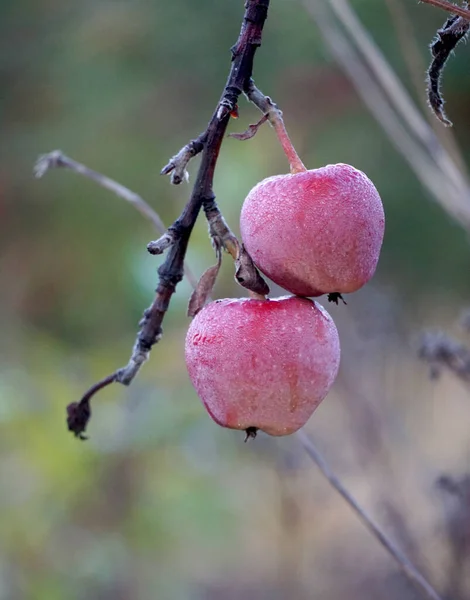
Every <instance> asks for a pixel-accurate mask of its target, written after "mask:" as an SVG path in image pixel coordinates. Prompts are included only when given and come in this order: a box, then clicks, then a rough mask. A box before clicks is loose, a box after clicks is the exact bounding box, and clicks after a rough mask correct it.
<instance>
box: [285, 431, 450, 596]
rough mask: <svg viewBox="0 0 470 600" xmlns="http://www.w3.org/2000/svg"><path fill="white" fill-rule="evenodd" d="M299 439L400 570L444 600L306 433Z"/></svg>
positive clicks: (302, 433) (423, 589)
mask: <svg viewBox="0 0 470 600" xmlns="http://www.w3.org/2000/svg"><path fill="white" fill-rule="evenodd" d="M296 436H297V439H298V440H299V441H300V443H301V444H302V447H303V449H304V450H305V452H306V453H307V454H308V456H309V457H310V458H311V459H312V460H313V462H314V463H315V464H316V465H317V467H318V468H319V469H320V471H321V472H322V474H323V475H324V476H325V477H326V479H327V480H328V482H329V484H330V485H331V486H332V487H333V489H334V490H335V491H336V492H338V494H339V495H340V496H342V498H343V499H344V500H345V501H346V502H347V503H348V504H349V506H350V507H351V508H352V509H353V511H354V512H355V513H356V515H357V516H358V517H359V519H360V520H361V521H362V522H363V523H364V525H365V526H366V527H367V529H368V530H369V532H370V533H371V534H372V535H373V536H374V537H375V538H376V539H377V540H378V541H379V542H380V544H382V546H383V547H384V548H385V550H386V551H387V552H388V553H389V554H390V555H391V556H392V557H393V558H394V559H395V561H396V562H397V563H398V565H399V567H400V569H401V570H402V571H403V572H404V574H405V575H406V576H407V577H408V579H409V580H410V581H412V582H413V583H414V584H415V585H416V586H417V587H419V588H420V589H421V590H422V591H423V592H424V593H425V594H426V597H427V598H428V599H429V600H442V598H441V597H440V596H439V594H438V593H437V592H436V590H435V589H434V588H433V586H432V585H431V584H430V583H429V582H428V581H427V580H426V578H425V577H424V576H423V575H422V574H421V573H420V572H419V571H418V569H417V568H416V567H415V566H414V565H413V564H412V563H411V562H410V561H409V560H408V558H407V557H406V556H405V555H404V554H403V552H402V551H401V550H400V549H399V548H398V546H396V545H395V544H394V542H392V540H391V539H390V538H389V537H388V536H387V535H386V534H385V533H384V532H383V531H382V529H381V528H380V527H379V526H378V525H377V524H376V523H375V522H374V521H373V519H372V518H371V517H370V516H369V515H368V514H367V512H366V511H365V510H364V509H363V508H362V506H361V505H360V504H359V503H358V502H357V500H356V499H355V498H354V497H353V496H352V495H351V494H350V493H349V491H348V490H347V489H346V488H345V487H344V485H343V484H342V483H341V480H340V479H339V478H338V477H337V476H336V475H335V473H333V471H332V470H331V469H330V467H329V465H328V463H327V462H326V461H325V459H324V458H323V456H322V455H321V454H320V452H319V451H318V450H317V448H316V447H315V445H314V444H313V442H312V441H311V439H310V438H309V437H308V435H307V434H306V433H305V431H302V430H300V431H298V432H297V434H296Z"/></svg>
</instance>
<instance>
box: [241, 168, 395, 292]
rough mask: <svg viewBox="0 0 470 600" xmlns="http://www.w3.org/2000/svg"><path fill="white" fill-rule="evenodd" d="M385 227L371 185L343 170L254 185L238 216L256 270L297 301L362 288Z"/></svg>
mask: <svg viewBox="0 0 470 600" xmlns="http://www.w3.org/2000/svg"><path fill="white" fill-rule="evenodd" d="M384 227H385V218H384V211H383V206H382V201H381V199H380V196H379V194H378V192H377V190H376V188H375V186H374V184H373V183H372V182H371V181H370V179H369V178H368V177H367V176H366V175H365V174H364V173H362V171H358V170H357V169H355V168H354V167H351V166H350V165H345V164H337V165H327V166H326V167H322V168H320V169H314V170H311V171H304V172H300V173H295V174H293V175H277V176H275V177H270V178H268V179H265V180H264V181H261V182H260V183H259V184H258V185H256V186H255V187H254V188H253V189H252V190H251V191H250V193H249V194H248V196H247V198H246V200H245V202H244V204H243V208H242V212H241V217H240V228H241V235H242V239H243V243H244V244H245V247H246V249H247V250H248V253H249V254H250V255H251V257H252V259H253V261H254V262H255V264H256V265H257V266H258V267H259V269H260V270H261V271H262V272H263V273H264V274H265V275H267V276H268V277H269V278H270V279H272V280H273V281H274V282H275V283H277V284H278V285H280V286H281V287H283V288H284V289H286V290H288V291H289V292H291V293H293V294H297V295H300V296H320V295H321V294H326V293H332V292H339V293H349V292H354V291H356V290H358V289H359V288H361V287H362V286H363V285H364V284H365V283H367V281H369V279H370V278H371V277H372V275H373V274H374V272H375V269H376V266H377V262H378V259H379V254H380V249H381V246H382V241H383V235H384Z"/></svg>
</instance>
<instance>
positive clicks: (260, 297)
mask: <svg viewBox="0 0 470 600" xmlns="http://www.w3.org/2000/svg"><path fill="white" fill-rule="evenodd" d="M248 296H249V297H250V298H253V300H267V298H266V296H263V295H262V294H257V293H256V292H252V291H251V290H250V291H249V292H248Z"/></svg>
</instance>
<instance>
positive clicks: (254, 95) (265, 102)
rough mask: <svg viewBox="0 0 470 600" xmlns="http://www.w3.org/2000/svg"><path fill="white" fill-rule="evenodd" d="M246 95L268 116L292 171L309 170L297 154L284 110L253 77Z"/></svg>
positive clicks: (301, 171)
mask: <svg viewBox="0 0 470 600" xmlns="http://www.w3.org/2000/svg"><path fill="white" fill-rule="evenodd" d="M245 95H246V97H247V98H248V100H249V101H250V102H253V104H254V105H255V106H257V107H258V108H259V109H260V111H261V112H262V113H264V115H265V116H266V117H267V119H268V121H269V122H270V124H271V126H272V127H273V129H274V131H275V132H276V135H277V139H278V140H279V142H280V144H281V146H282V149H283V150H284V154H285V155H286V156H287V160H288V161H289V165H290V172H291V173H292V174H294V173H303V172H304V171H306V170H307V167H306V166H305V165H304V163H303V162H302V160H301V158H300V156H299V155H298V154H297V150H296V149H295V148H294V144H293V143H292V142H291V139H290V137H289V134H288V133H287V129H286V126H285V124H284V119H283V118H282V110H281V109H280V108H279V107H278V106H277V104H275V103H274V102H273V101H272V100H271V98H269V96H265V95H264V94H263V93H262V92H261V91H260V90H259V89H258V88H257V87H256V85H255V82H254V81H253V79H250V81H249V84H248V86H247V88H246V90H245Z"/></svg>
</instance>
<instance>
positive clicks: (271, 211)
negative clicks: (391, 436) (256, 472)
mask: <svg viewBox="0 0 470 600" xmlns="http://www.w3.org/2000/svg"><path fill="white" fill-rule="evenodd" d="M384 226H385V219H384V211H383V206H382V202H381V199H380V196H379V194H378V192H377V190H376V188H375V186H374V185H373V183H372V182H371V181H370V180H369V179H368V177H367V176H366V175H365V174H364V173H362V172H361V171H359V170H357V169H355V168H354V167H351V166H350V165H346V164H336V165H327V166H325V167H322V168H319V169H314V170H309V171H303V172H300V173H295V174H289V175H278V176H275V177H270V178H268V179H265V180H264V181H262V182H260V183H259V184H258V185H256V186H255V187H254V188H253V189H252V190H251V191H250V193H249V194H248V196H247V198H246V200H245V202H244V204H243V208H242V212H241V218H240V229H241V236H242V241H243V243H244V245H245V247H246V249H247V251H248V252H249V254H250V255H251V257H252V259H253V261H254V262H255V264H256V265H257V267H258V268H259V269H260V271H261V272H262V273H264V274H265V275H267V276H268V277H269V278H270V279H271V280H272V281H274V282H275V283H277V284H278V285H279V286H281V287H283V288H284V289H285V290H287V291H289V292H290V293H291V294H294V295H293V296H285V297H282V298H277V299H273V300H271V299H267V300H257V299H253V298H250V299H248V298H244V299H224V300H217V301H215V302H212V303H210V304H208V305H207V306H206V307H204V308H203V309H202V311H201V312H199V313H198V314H197V315H196V317H195V318H194V320H193V321H192V323H191V325H190V327H189V330H188V333H187V337H186V365H187V368H188V372H189V376H190V379H191V381H192V383H193V385H194V387H195V389H196V391H197V393H198V395H199V397H200V398H201V400H202V402H203V404H204V406H205V407H206V410H207V412H208V413H209V415H210V416H211V417H212V419H213V420H214V421H215V422H216V423H218V424H219V425H221V426H223V427H229V428H231V429H240V430H245V431H246V432H247V436H250V435H255V434H256V431H257V430H258V429H259V430H262V431H264V432H266V433H268V434H270V435H276V436H280V435H288V434H290V433H293V432H295V431H297V430H298V429H300V427H302V426H303V425H304V424H305V423H306V422H307V420H308V419H309V418H310V416H311V415H312V413H313V411H314V410H315V409H316V408H317V406H318V405H319V404H320V402H321V401H322V400H323V398H324V397H325V396H326V395H327V393H328V391H329V389H330V388H331V386H332V384H333V382H334V380H335V378H336V375H337V373H338V368H339V362H340V344H339V337H338V331H337V329H336V326H335V324H334V321H333V319H332V318H331V316H330V315H329V314H328V313H327V311H326V310H325V309H324V308H323V307H322V306H321V305H319V304H318V303H316V302H315V301H314V300H311V299H309V297H316V296H320V295H322V294H329V293H341V294H342V293H350V292H354V291H356V290H358V289H359V288H361V287H362V286H363V285H364V284H365V283H367V282H368V281H369V279H370V278H371V277H372V276H373V274H374V272H375V269H376V267H377V262H378V259H379V254H380V249H381V246H382V241H383V235H384Z"/></svg>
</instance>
